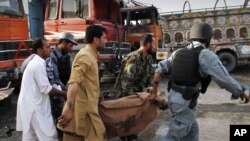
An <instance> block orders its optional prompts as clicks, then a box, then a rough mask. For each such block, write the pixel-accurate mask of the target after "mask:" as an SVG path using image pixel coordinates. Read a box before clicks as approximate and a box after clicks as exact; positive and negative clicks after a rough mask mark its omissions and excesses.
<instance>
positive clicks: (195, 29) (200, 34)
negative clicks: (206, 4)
mask: <svg viewBox="0 0 250 141" xmlns="http://www.w3.org/2000/svg"><path fill="white" fill-rule="evenodd" d="M212 36H213V31H212V28H211V26H210V25H209V24H207V23H197V24H194V25H193V26H192V27H191V30H190V38H189V39H190V40H192V39H211V38H212Z"/></svg>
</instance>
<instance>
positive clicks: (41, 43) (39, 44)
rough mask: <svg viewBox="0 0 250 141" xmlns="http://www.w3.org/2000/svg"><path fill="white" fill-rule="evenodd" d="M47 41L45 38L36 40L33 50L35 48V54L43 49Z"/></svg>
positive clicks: (33, 43)
mask: <svg viewBox="0 0 250 141" xmlns="http://www.w3.org/2000/svg"><path fill="white" fill-rule="evenodd" d="M44 40H45V39H44V38H40V37H39V38H35V39H34V41H33V42H32V48H33V52H34V53H37V49H39V48H43V41H44Z"/></svg>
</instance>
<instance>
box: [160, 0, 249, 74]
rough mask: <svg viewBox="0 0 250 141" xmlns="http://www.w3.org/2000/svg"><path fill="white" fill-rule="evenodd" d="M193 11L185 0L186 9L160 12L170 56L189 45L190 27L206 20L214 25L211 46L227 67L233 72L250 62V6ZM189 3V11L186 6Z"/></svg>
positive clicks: (215, 7)
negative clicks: (163, 19) (163, 20)
mask: <svg viewBox="0 0 250 141" xmlns="http://www.w3.org/2000/svg"><path fill="white" fill-rule="evenodd" d="M224 2H225V7H219V8H217V3H218V0H217V1H216V3H215V6H214V8H208V9H195V10H192V9H191V8H190V7H191V6H190V3H189V2H188V1H185V3H184V6H183V11H173V12H167V13H161V16H162V17H164V18H165V27H166V29H165V33H164V34H165V35H164V43H165V45H166V52H167V54H168V55H170V54H171V52H173V51H174V50H177V49H178V48H182V47H186V46H187V45H188V44H189V34H190V28H191V26H192V25H193V24H195V23H200V22H206V23H208V24H210V25H211V27H212V29H213V32H214V35H213V38H212V39H211V44H210V47H209V49H210V50H212V51H213V52H214V53H216V54H217V55H218V57H219V59H220V60H221V62H222V64H223V65H224V66H225V68H226V69H227V70H228V71H229V72H232V71H233V70H235V68H236V66H237V65H240V64H249V61H250V36H249V31H250V8H249V6H248V5H247V4H244V6H242V5H241V6H233V7H227V5H226V1H224ZM186 4H189V8H190V9H189V10H185V5H186Z"/></svg>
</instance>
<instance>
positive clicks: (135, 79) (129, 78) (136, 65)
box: [114, 50, 154, 98]
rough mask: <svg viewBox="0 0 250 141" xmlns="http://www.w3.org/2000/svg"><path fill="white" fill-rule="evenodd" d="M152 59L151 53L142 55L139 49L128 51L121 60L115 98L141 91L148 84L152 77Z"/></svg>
mask: <svg viewBox="0 0 250 141" xmlns="http://www.w3.org/2000/svg"><path fill="white" fill-rule="evenodd" d="M152 63H153V59H152V57H151V55H147V56H146V55H143V53H142V52H141V51H139V50H136V51H134V52H131V53H129V54H128V55H126V57H125V58H124V59H123V60H122V63H121V70H120V72H119V74H118V77H117V80H116V84H115V87H114V89H115V90H116V93H117V95H116V96H115V97H116V98H119V97H123V96H127V95H132V94H134V93H135V92H142V91H143V89H144V88H146V87H148V86H150V84H151V81H152V78H153V73H154V71H153V68H152Z"/></svg>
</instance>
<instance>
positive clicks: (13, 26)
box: [0, 0, 32, 108]
mask: <svg viewBox="0 0 250 141" xmlns="http://www.w3.org/2000/svg"><path fill="white" fill-rule="evenodd" d="M0 29H1V30H0V31H1V33H0V106H1V107H7V108H9V107H10V106H11V94H12V92H13V90H14V88H12V87H13V86H15V87H18V86H17V85H19V84H20V78H21V74H20V73H19V72H20V71H19V68H20V66H21V64H22V62H23V60H24V59H25V58H26V57H28V56H29V55H30V54H31V53H32V48H31V39H30V38H29V30H28V18H27V16H26V15H25V12H24V7H23V3H22V0H1V1H0Z"/></svg>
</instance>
